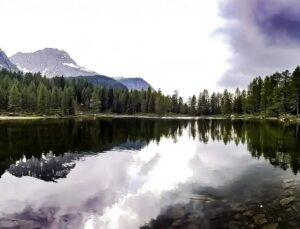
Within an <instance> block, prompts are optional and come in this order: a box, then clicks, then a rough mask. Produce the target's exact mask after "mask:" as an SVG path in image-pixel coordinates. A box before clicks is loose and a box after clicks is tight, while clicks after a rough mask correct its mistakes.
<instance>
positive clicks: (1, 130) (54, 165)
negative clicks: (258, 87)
mask: <svg viewBox="0 0 300 229" xmlns="http://www.w3.org/2000/svg"><path fill="white" fill-rule="evenodd" d="M298 128H299V127H298V126H297V125H284V124H281V123H278V122H271V121H268V122H267V121H266V122H262V121H260V122H259V121H241V120H240V121H238V120H214V119H199V120H185V119H182V120H181V119H178V120H169V119H136V118H102V119H61V120H38V121H25V122H22V121H19V122H1V123H0V175H1V178H0V190H1V194H0V227H1V228H26V229H30V228H51V229H54V228H75V229H77V228H78V229H79V228H87V229H93V228H104V229H106V228H107V229H124V228H125V229H135V228H143V229H148V228H161V229H166V228H170V229H171V228H184V229H196V228H201V229H202V228H212V229H214V228H230V229H231V228H266V229H274V228H300V186H299V182H300V179H299V175H298V174H299V169H300V134H299V130H298Z"/></svg>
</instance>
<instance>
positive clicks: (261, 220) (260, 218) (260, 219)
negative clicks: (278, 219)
mask: <svg viewBox="0 0 300 229" xmlns="http://www.w3.org/2000/svg"><path fill="white" fill-rule="evenodd" d="M253 221H254V223H255V224H256V225H262V224H265V223H267V222H268V220H267V219H266V216H265V214H257V215H255V216H253Z"/></svg>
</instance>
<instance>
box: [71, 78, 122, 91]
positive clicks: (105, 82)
mask: <svg viewBox="0 0 300 229" xmlns="http://www.w3.org/2000/svg"><path fill="white" fill-rule="evenodd" d="M74 78H78V79H84V80H86V81H88V82H89V83H92V84H95V85H99V86H103V87H112V88H118V89H127V87H126V86H125V85H124V84H122V83H120V82H119V81H117V80H115V79H113V78H110V77H108V76H103V75H94V76H77V77H74Z"/></svg>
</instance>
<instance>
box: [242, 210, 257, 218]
mask: <svg viewBox="0 0 300 229" xmlns="http://www.w3.org/2000/svg"><path fill="white" fill-rule="evenodd" d="M243 215H244V216H249V217H252V216H253V215H254V212H253V211H251V210H248V211H246V212H244V214H243Z"/></svg>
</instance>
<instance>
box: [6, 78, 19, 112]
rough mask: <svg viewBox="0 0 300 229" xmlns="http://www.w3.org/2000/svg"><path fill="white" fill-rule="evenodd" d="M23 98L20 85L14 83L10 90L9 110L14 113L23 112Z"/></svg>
mask: <svg viewBox="0 0 300 229" xmlns="http://www.w3.org/2000/svg"><path fill="white" fill-rule="evenodd" d="M21 106H22V97H21V93H20V91H19V88H18V85H17V84H16V83H14V84H13V85H12V87H11V88H10V90H9V96H8V109H9V110H10V111H12V112H19V111H21Z"/></svg>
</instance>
